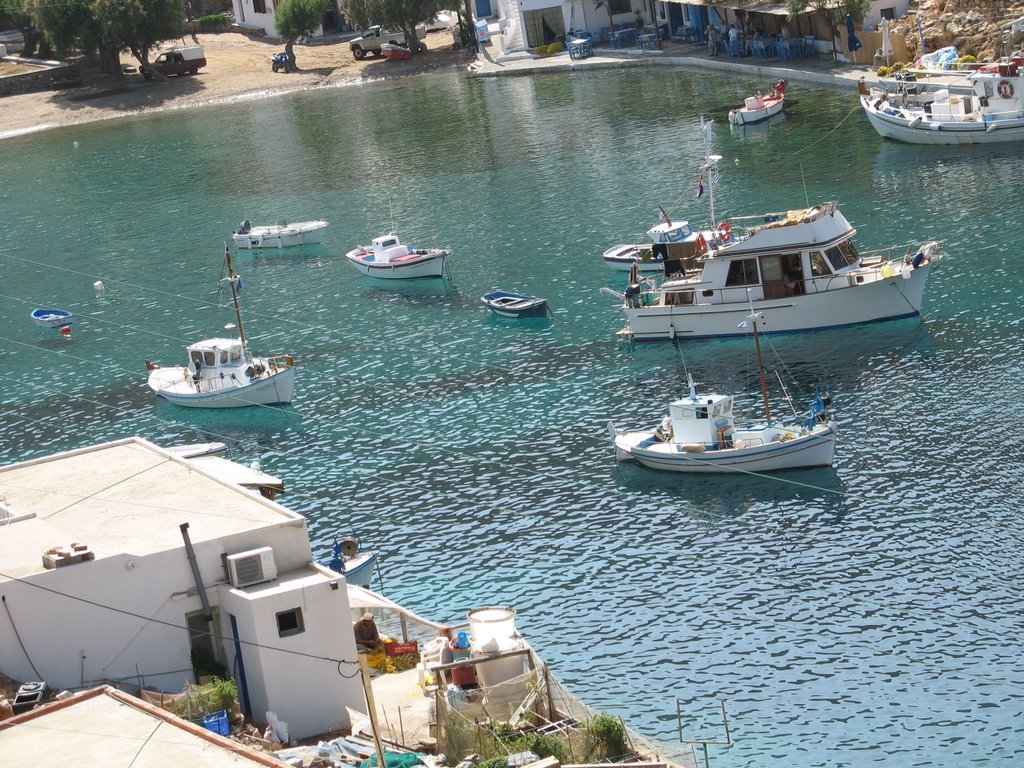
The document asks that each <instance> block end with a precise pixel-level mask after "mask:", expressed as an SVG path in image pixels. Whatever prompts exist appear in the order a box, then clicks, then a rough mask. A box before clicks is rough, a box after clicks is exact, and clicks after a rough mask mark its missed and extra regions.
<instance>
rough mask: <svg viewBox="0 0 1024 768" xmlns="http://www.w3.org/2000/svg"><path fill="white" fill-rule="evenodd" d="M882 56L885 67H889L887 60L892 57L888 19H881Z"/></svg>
mask: <svg viewBox="0 0 1024 768" xmlns="http://www.w3.org/2000/svg"><path fill="white" fill-rule="evenodd" d="M882 55H883V56H885V65H886V66H889V65H890V62H889V58H890V57H891V56H892V41H891V40H890V39H889V20H888V19H882Z"/></svg>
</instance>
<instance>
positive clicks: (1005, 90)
mask: <svg viewBox="0 0 1024 768" xmlns="http://www.w3.org/2000/svg"><path fill="white" fill-rule="evenodd" d="M996 93H998V94H999V98H1001V99H1009V98H1012V97H1013V83H1011V82H1010V81H1009V80H1000V81H999V84H998V85H997V86H996Z"/></svg>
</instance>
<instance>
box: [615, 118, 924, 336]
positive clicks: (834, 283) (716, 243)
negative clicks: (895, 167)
mask: <svg viewBox="0 0 1024 768" xmlns="http://www.w3.org/2000/svg"><path fill="white" fill-rule="evenodd" d="M710 124H711V123H710V121H707V122H705V121H703V120H702V130H704V142H705V161H704V165H703V166H702V168H701V181H703V180H705V179H706V180H707V184H708V192H709V195H708V197H709V203H710V212H711V221H712V222H714V221H716V216H715V198H714V185H715V180H716V178H717V176H718V174H719V171H718V161H719V160H721V159H722V158H721V156H720V155H712V154H710V153H709V151H708V138H709V137H708V134H709V133H710V131H708V130H707V127H708V126H710ZM856 233H857V230H855V229H854V228H853V226H851V224H850V222H848V221H847V220H846V218H845V217H844V216H843V214H842V213H840V211H839V207H838V204H837V203H836V202H834V201H831V202H825V203H821V204H819V205H814V206H811V207H809V208H804V209H799V210H790V211H781V212H774V213H763V214H758V215H755V216H739V217H733V218H732V219H722V220H721V221H720V222H719V223H718V224H712V225H711V226H710V227H708V228H707V229H704V230H701V231H700V235H699V236H698V237H697V239H696V241H695V242H694V243H693V245H692V250H691V251H690V253H689V255H688V256H685V257H683V258H681V259H680V267H679V268H678V269H675V268H673V269H672V270H669V269H668V268H666V274H667V275H668V277H667V278H666V279H665V280H664V281H662V282H660V283H659V282H658V280H657V278H656V277H650V276H648V277H644V278H642V279H641V278H640V277H639V276H636V277H634V278H632V279H631V280H630V284H629V286H628V287H627V288H626V290H625V291H624V292H623V293H621V294H619V293H615V295H616V296H617V297H618V298H620V299H621V300H622V310H623V312H624V313H625V315H626V326H625V327H624V328H623V329H622V330H620V331H619V334H620V335H622V336H624V337H626V338H628V339H633V340H636V341H654V340H659V339H677V338H691V339H700V338H712V337H721V336H737V335H741V333H742V332H741V331H738V330H737V326H738V323H739V321H740V320H742V319H743V318H744V317H746V316H747V315H748V314H749V313H750V311H751V310H753V311H756V312H764V313H765V314H766V315H767V316H768V317H770V318H771V327H770V328H762V329H761V333H786V332H792V331H810V330H820V329H824V328H837V327H843V326H850V325H856V324H860V323H869V322H875V321H879V320H893V319H896V318H900V317H912V316H915V315H918V314H920V311H921V303H922V301H923V299H924V289H925V283H926V282H927V280H928V275H929V274H930V272H931V268H932V267H933V266H934V265H936V264H938V262H939V261H940V260H941V259H942V257H943V254H942V247H943V245H944V243H943V242H941V241H930V242H926V243H923V244H916V243H910V244H907V245H904V246H895V247H894V248H892V249H883V250H880V251H876V252H870V253H861V252H860V251H858V249H857V248H856V246H855V245H854V243H853V236H854V235H855V234H856ZM892 251H895V254H894V253H893V252H892ZM894 256H895V257H894ZM608 290H610V289H607V290H606V291H605V292H607V291H608Z"/></svg>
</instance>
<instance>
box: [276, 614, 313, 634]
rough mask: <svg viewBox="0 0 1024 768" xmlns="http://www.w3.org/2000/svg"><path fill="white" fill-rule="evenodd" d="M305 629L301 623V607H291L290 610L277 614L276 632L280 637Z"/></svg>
mask: <svg viewBox="0 0 1024 768" xmlns="http://www.w3.org/2000/svg"><path fill="white" fill-rule="evenodd" d="M305 631H306V627H305V625H304V624H303V623H302V609H301V608H292V609H291V610H290V611H282V612H281V613H279V614H277V634H278V635H279V636H280V637H288V636H289V635H299V634H302V633H303V632H305Z"/></svg>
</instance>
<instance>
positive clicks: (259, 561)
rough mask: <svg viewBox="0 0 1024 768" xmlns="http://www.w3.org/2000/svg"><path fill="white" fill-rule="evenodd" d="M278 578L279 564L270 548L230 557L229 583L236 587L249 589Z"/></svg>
mask: <svg viewBox="0 0 1024 768" xmlns="http://www.w3.org/2000/svg"><path fill="white" fill-rule="evenodd" d="M276 578H277V562H276V561H275V560H274V550H273V549H271V548H270V547H260V548H259V549H251V550H249V551H248V552H239V553H238V554H237V555H228V581H230V582H231V585H232V586H234V587H248V586H249V585H251V584H260V583H261V582H264V581H273V580H274V579H276Z"/></svg>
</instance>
